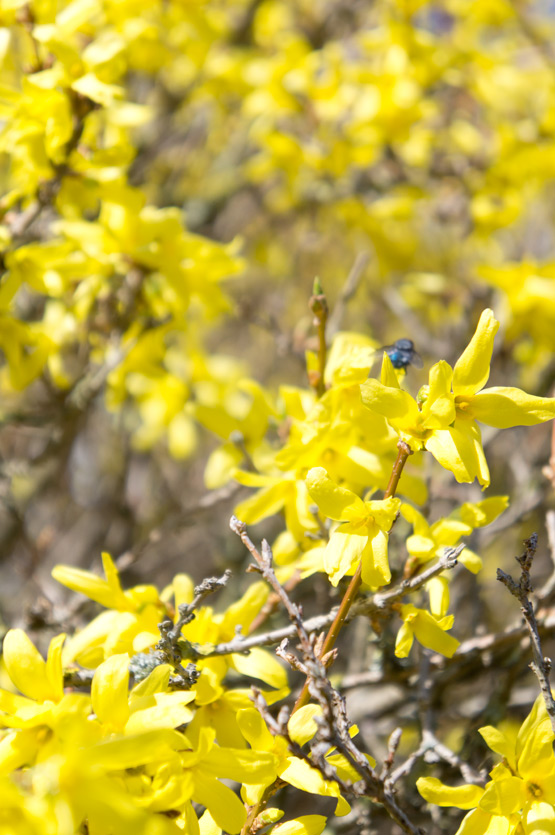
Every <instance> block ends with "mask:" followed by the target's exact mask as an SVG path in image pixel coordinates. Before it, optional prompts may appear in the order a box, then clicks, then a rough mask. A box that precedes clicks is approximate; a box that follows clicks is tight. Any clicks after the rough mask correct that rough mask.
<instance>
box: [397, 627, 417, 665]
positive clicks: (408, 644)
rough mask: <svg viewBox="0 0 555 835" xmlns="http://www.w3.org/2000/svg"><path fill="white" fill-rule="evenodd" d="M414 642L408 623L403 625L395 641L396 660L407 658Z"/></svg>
mask: <svg viewBox="0 0 555 835" xmlns="http://www.w3.org/2000/svg"><path fill="white" fill-rule="evenodd" d="M413 642H414V633H413V631H412V629H411V627H410V625H409V624H408V623H403V625H402V626H401V628H400V629H399V631H398V632H397V638H396V639H395V655H396V656H397V658H407V657H408V654H409V652H410V651H411V649H412V645H413Z"/></svg>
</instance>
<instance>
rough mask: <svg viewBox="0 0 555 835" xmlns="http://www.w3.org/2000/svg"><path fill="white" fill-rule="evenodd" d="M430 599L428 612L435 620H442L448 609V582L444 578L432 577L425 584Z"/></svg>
mask: <svg viewBox="0 0 555 835" xmlns="http://www.w3.org/2000/svg"><path fill="white" fill-rule="evenodd" d="M426 589H427V591H428V596H429V599H430V612H431V613H432V615H433V616H434V617H436V618H442V617H443V616H444V615H445V614H446V612H447V610H448V609H449V582H448V580H447V578H446V577H432V579H431V580H429V581H428V582H427V583H426Z"/></svg>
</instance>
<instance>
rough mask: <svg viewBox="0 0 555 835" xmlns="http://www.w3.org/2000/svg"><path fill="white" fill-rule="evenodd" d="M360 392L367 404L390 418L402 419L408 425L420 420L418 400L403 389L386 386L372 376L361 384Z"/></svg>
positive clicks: (374, 410)
mask: <svg viewBox="0 0 555 835" xmlns="http://www.w3.org/2000/svg"><path fill="white" fill-rule="evenodd" d="M360 394H361V397H362V402H363V403H364V405H365V406H367V407H368V408H369V409H371V410H372V411H373V412H377V413H378V414H379V415H383V416H384V417H385V418H387V419H388V420H402V421H403V425H405V424H406V425H407V426H408V425H411V424H413V423H415V422H416V421H417V420H418V416H419V414H420V412H419V411H418V406H417V405H416V400H413V398H412V397H411V396H410V394H408V392H406V391H403V390H402V389H399V388H393V387H392V386H384V385H383V384H382V383H380V382H378V380H374V379H373V378H372V377H371V378H370V379H369V380H366V382H365V383H363V384H362V385H361V387H360Z"/></svg>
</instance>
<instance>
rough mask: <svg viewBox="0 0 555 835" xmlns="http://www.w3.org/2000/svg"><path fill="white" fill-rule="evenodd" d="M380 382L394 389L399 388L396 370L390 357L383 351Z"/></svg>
mask: <svg viewBox="0 0 555 835" xmlns="http://www.w3.org/2000/svg"><path fill="white" fill-rule="evenodd" d="M380 382H381V383H382V384H383V385H384V386H388V387H390V388H394V389H400V388H401V386H400V385H399V378H398V376H397V372H396V371H395V368H394V366H393V363H392V362H391V357H390V356H389V354H388V353H387V351H384V353H383V358H382V370H381V373H380Z"/></svg>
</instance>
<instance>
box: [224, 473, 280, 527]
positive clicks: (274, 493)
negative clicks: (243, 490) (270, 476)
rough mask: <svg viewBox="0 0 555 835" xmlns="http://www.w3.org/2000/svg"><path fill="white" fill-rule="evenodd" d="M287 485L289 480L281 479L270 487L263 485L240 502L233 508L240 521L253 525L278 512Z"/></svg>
mask: <svg viewBox="0 0 555 835" xmlns="http://www.w3.org/2000/svg"><path fill="white" fill-rule="evenodd" d="M289 486H290V482H288V481H282V482H280V483H279V484H273V485H272V486H271V487H263V488H262V489H261V490H258V492H256V493H255V494H254V496H250V498H248V499H245V501H243V502H240V503H239V504H238V505H237V507H236V508H235V515H236V516H237V518H238V519H240V520H241V521H242V522H245V523H246V524H248V525H254V524H256V523H257V522H260V520H261V519H265V518H266V517H267V516H273V515H274V513H279V511H280V510H281V509H282V507H283V505H284V504H285V500H286V498H287V491H288V490H289Z"/></svg>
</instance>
